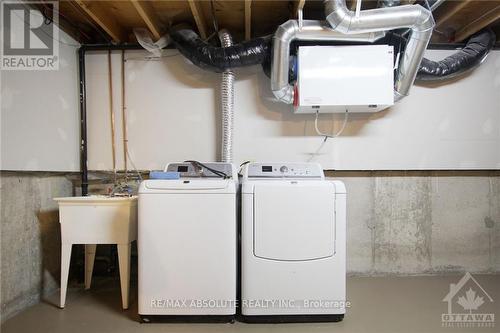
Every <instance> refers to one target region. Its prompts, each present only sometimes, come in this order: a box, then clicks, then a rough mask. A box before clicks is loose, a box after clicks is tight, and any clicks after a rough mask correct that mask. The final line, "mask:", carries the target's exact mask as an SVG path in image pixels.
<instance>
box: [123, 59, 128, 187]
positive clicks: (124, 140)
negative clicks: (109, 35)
mask: <svg viewBox="0 0 500 333" xmlns="http://www.w3.org/2000/svg"><path fill="white" fill-rule="evenodd" d="M122 135H123V165H124V169H125V181H127V180H128V173H127V171H128V170H127V151H128V138H127V115H126V106H125V50H122Z"/></svg>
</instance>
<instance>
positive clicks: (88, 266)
mask: <svg viewBox="0 0 500 333" xmlns="http://www.w3.org/2000/svg"><path fill="white" fill-rule="evenodd" d="M96 247H97V245H96V244H86V245H85V289H90V284H91V283H92V271H93V270H94V259H95V250H96Z"/></svg>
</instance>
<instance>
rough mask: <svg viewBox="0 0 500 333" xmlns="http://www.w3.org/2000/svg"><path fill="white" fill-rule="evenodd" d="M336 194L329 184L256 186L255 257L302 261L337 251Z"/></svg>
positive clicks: (301, 183) (298, 183)
mask: <svg viewBox="0 0 500 333" xmlns="http://www.w3.org/2000/svg"><path fill="white" fill-rule="evenodd" d="M334 245H335V192H334V187H333V184H331V183H330V182H324V181H318V182H314V183H311V182H310V181H309V182H308V181H304V182H299V181H288V182H279V183H278V182H277V183H276V184H257V185H255V192H254V254H255V256H257V257H261V258H265V259H272V260H282V261H303V260H314V259H320V258H326V257H330V256H333V254H334V252H335V247H334Z"/></svg>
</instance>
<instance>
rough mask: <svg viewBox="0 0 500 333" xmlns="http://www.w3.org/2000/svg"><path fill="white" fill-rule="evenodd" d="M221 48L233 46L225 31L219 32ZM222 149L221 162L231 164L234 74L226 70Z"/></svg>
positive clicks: (222, 95) (223, 84) (223, 96)
mask: <svg viewBox="0 0 500 333" xmlns="http://www.w3.org/2000/svg"><path fill="white" fill-rule="evenodd" d="M219 39H220V42H221V44H222V47H229V46H231V45H233V39H232V38H231V35H230V34H229V32H227V31H226V30H221V31H219ZM221 103H222V149H221V162H225V163H232V162H233V123H234V73H233V71H231V70H226V71H224V72H223V73H222V82H221Z"/></svg>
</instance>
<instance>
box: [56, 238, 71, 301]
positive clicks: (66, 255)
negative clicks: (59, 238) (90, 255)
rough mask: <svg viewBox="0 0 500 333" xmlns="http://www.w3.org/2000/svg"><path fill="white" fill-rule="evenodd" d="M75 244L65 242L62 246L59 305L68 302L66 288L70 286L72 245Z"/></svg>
mask: <svg viewBox="0 0 500 333" xmlns="http://www.w3.org/2000/svg"><path fill="white" fill-rule="evenodd" d="M72 245H73V244H65V243H63V244H62V246H61V299H60V302H59V306H60V307H61V308H64V305H65V304H66V290H67V288H68V274H69V263H70V261H71V246H72Z"/></svg>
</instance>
